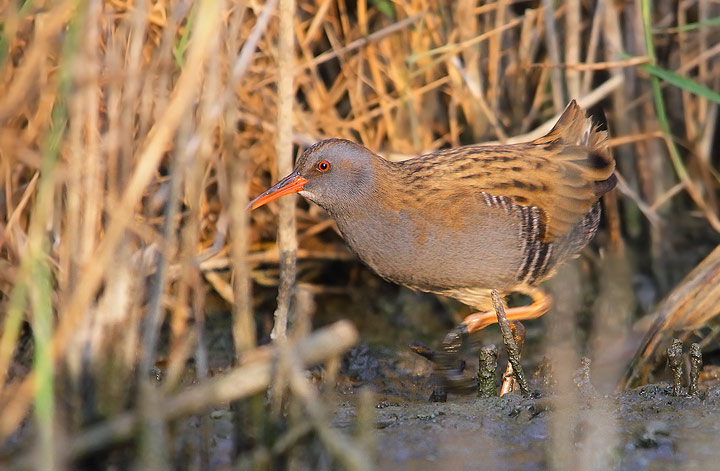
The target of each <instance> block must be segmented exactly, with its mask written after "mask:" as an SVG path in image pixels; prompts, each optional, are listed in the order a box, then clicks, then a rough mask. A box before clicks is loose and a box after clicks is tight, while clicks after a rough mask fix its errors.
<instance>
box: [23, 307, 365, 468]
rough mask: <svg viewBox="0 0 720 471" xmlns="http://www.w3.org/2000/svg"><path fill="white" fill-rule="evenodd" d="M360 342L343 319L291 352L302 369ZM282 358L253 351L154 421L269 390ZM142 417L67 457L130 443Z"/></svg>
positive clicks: (177, 398)
mask: <svg viewBox="0 0 720 471" xmlns="http://www.w3.org/2000/svg"><path fill="white" fill-rule="evenodd" d="M357 340H358V333H357V330H356V329H355V327H353V325H352V324H351V323H349V322H347V321H338V322H336V323H334V324H332V325H330V326H328V327H325V328H322V329H319V330H317V331H315V332H313V333H312V334H310V335H309V336H307V337H305V338H302V339H300V340H298V341H297V342H290V344H289V345H287V348H288V350H289V355H292V357H293V358H294V360H295V361H297V367H298V368H305V367H307V366H309V365H314V364H317V363H321V362H323V361H325V360H327V359H328V358H331V357H334V356H336V355H339V354H342V353H343V352H345V351H346V350H348V349H349V348H351V347H352V346H353V345H355V343H356V342H357ZM277 355H278V349H277V346H275V345H272V344H271V345H268V346H264V347H260V348H257V349H255V350H254V351H251V352H249V355H248V356H247V359H246V361H244V362H243V363H242V364H241V365H240V366H238V367H236V368H235V369H233V370H231V371H229V372H228V373H226V374H225V375H222V376H218V377H214V378H212V379H208V380H206V381H204V382H203V383H199V384H197V385H194V386H191V387H188V388H187V389H185V390H183V391H181V392H179V393H177V394H175V395H174V396H169V397H166V398H165V399H164V400H163V401H162V403H159V404H156V407H155V410H154V416H153V419H154V420H159V421H162V422H163V423H166V422H168V421H170V420H173V419H177V418H179V417H183V416H187V415H191V414H196V413H199V412H202V411H204V410H206V409H208V408H210V407H212V406H214V405H217V404H222V403H226V402H229V401H234V400H238V399H240V398H243V397H247V396H250V395H252V394H255V393H258V392H260V391H263V390H264V389H265V388H266V387H267V386H268V385H269V384H270V381H271V380H272V370H273V365H274V363H275V361H276V359H277ZM141 417H142V413H141V412H140V411H135V412H125V413H122V414H119V415H117V416H116V417H114V418H113V419H110V420H109V421H107V422H105V423H102V424H100V425H95V426H92V427H88V428H87V429H86V430H85V431H83V432H82V433H80V434H79V435H78V436H76V437H73V438H72V439H71V440H70V441H69V443H68V444H67V446H66V447H65V449H64V450H62V452H63V453H64V454H65V457H66V458H68V459H72V458H77V457H80V456H83V455H85V454H87V453H92V452H95V451H98V450H101V449H103V448H104V447H107V446H110V445H111V444H113V443H117V442H120V441H123V440H127V439H128V438H130V437H132V436H133V434H134V433H135V431H136V427H138V425H139V420H140V419H141ZM29 461H31V459H28V457H25V458H24V459H23V460H22V462H21V463H17V464H16V465H15V466H17V467H14V469H24V468H25V467H26V466H27V465H28V464H29Z"/></svg>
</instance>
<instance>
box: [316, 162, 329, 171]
mask: <svg viewBox="0 0 720 471" xmlns="http://www.w3.org/2000/svg"><path fill="white" fill-rule="evenodd" d="M317 168H318V170H320V171H321V172H327V171H328V170H330V162H328V161H327V160H323V161H321V162H320V163H318V164H317Z"/></svg>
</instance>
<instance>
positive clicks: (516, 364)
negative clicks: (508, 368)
mask: <svg viewBox="0 0 720 471" xmlns="http://www.w3.org/2000/svg"><path fill="white" fill-rule="evenodd" d="M492 303H493V308H494V309H495V314H497V318H498V325H499V326H500V330H501V331H502V336H503V342H504V343H505V349H506V350H507V352H508V361H509V362H510V364H511V365H512V367H513V375H514V376H515V379H516V380H517V382H518V386H520V393H521V394H522V395H523V397H529V396H530V388H529V387H528V383H527V379H525V373H524V372H523V370H522V366H520V358H519V357H520V349H519V348H518V346H517V344H516V343H515V339H514V338H513V335H512V331H511V330H510V323H509V322H508V320H507V316H506V315H505V308H504V307H503V302H502V299H501V298H500V295H499V294H498V292H497V291H496V290H492Z"/></svg>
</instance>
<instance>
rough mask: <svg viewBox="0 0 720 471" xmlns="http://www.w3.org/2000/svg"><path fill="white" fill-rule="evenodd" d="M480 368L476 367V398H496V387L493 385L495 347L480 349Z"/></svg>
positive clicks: (495, 368)
mask: <svg viewBox="0 0 720 471" xmlns="http://www.w3.org/2000/svg"><path fill="white" fill-rule="evenodd" d="M479 357H480V366H479V367H478V373H477V380H478V388H477V391H478V392H477V394H478V397H495V396H497V385H496V384H495V372H496V370H497V359H498V350H497V347H496V346H495V345H488V346H487V347H483V348H481V349H480V354H479Z"/></svg>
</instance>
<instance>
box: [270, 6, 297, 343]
mask: <svg viewBox="0 0 720 471" xmlns="http://www.w3.org/2000/svg"><path fill="white" fill-rule="evenodd" d="M294 12H295V1H294V0H280V4H279V11H278V14H279V17H280V30H279V39H278V63H277V70H278V103H277V107H278V112H277V130H276V132H275V153H276V155H277V171H278V175H288V174H289V173H290V172H292V169H293V158H292V107H293V102H294V96H293V93H294V91H293V76H294V74H293V70H294V63H295V51H294V49H293V47H294V29H293V16H294ZM295 199H296V197H295V196H293V197H291V198H282V199H280V200H279V201H278V204H279V207H280V212H279V213H278V247H279V249H280V287H279V289H278V297H277V301H278V305H277V309H276V310H275V325H274V326H273V330H272V333H271V338H273V339H282V338H285V336H286V335H287V323H288V314H289V313H290V305H291V304H292V301H293V290H294V288H295V276H296V258H297V238H296V236H295V231H296V228H295Z"/></svg>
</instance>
